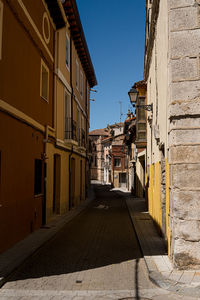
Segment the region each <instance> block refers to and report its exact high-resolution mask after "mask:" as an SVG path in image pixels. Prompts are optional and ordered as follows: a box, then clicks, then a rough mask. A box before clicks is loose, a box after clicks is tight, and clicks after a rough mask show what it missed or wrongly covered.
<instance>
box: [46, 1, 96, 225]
mask: <svg viewBox="0 0 200 300" xmlns="http://www.w3.org/2000/svg"><path fill="white" fill-rule="evenodd" d="M60 7H61V11H62V13H63V17H64V20H65V23H66V25H65V27H64V28H62V29H60V30H59V31H57V32H56V49H55V69H54V73H55V78H54V79H55V82H54V97H55V107H54V108H55V109H54V124H55V128H54V129H55V139H54V140H52V139H48V137H47V140H48V141H47V151H46V154H47V159H46V161H47V171H46V174H47V180H46V218H47V222H48V221H50V220H51V219H52V218H53V217H54V216H55V215H57V214H63V213H66V212H67V211H69V210H71V209H73V208H75V207H77V206H78V205H79V204H80V202H81V201H84V200H85V199H86V197H87V190H88V184H89V176H88V174H89V163H88V130H89V97H90V88H91V87H93V86H94V85H96V77H95V73H94V69H93V66H92V62H91V59H90V55H89V52H88V48H87V44H86V41H85V37H84V33H83V30H82V26H81V22H80V18H79V15H78V10H77V6H76V2H75V1H65V2H64V4H63V6H62V5H61V4H60ZM70 28H71V29H70ZM72 28H73V29H72Z"/></svg>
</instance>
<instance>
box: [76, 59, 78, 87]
mask: <svg viewBox="0 0 200 300" xmlns="http://www.w3.org/2000/svg"><path fill="white" fill-rule="evenodd" d="M78 86H79V64H78V61H77V60H76V88H77V90H78Z"/></svg>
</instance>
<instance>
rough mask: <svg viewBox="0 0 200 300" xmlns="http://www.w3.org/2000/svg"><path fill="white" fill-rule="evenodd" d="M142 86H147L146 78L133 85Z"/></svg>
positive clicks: (135, 86)
mask: <svg viewBox="0 0 200 300" xmlns="http://www.w3.org/2000/svg"><path fill="white" fill-rule="evenodd" d="M141 86H144V87H146V86H147V84H146V81H145V80H141V81H138V82H135V83H134V85H133V87H134V88H137V87H141Z"/></svg>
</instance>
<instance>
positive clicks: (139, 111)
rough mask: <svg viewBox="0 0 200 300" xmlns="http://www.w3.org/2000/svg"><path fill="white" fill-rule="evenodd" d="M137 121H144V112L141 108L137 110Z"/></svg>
mask: <svg viewBox="0 0 200 300" xmlns="http://www.w3.org/2000/svg"><path fill="white" fill-rule="evenodd" d="M138 120H140V121H141V120H145V110H144V109H143V108H138Z"/></svg>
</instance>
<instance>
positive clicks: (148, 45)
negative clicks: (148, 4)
mask: <svg viewBox="0 0 200 300" xmlns="http://www.w3.org/2000/svg"><path fill="white" fill-rule="evenodd" d="M159 6H160V0H153V3H152V15H151V20H150V22H151V23H150V24H151V25H150V33H149V37H148V39H146V42H145V61H144V80H145V81H147V79H148V76H149V68H150V63H151V58H152V51H153V46H154V41H155V34H156V25H157V20H158V15H159ZM147 9H148V8H147ZM146 21H147V10H146ZM146 28H147V26H146ZM146 34H147V32H146Z"/></svg>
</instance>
